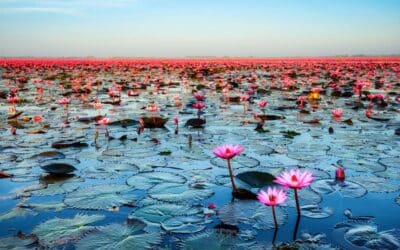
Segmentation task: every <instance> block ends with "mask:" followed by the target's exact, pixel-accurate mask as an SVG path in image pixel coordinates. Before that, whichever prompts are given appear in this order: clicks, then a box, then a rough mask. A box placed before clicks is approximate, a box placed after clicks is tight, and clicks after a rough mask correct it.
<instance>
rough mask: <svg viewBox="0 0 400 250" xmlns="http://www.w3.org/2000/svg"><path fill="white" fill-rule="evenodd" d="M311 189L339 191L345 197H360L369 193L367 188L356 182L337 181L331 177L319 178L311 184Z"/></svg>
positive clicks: (328, 192) (324, 191)
mask: <svg viewBox="0 0 400 250" xmlns="http://www.w3.org/2000/svg"><path fill="white" fill-rule="evenodd" d="M311 189H312V190H314V191H315V192H317V193H319V194H330V193H332V192H339V193H340V194H341V195H342V196H343V197H350V198H359V197H362V196H364V195H365V194H366V193H367V190H366V189H365V188H364V187H363V186H361V185H359V184H357V183H354V182H350V181H344V182H336V181H333V180H329V179H324V180H318V181H315V182H314V183H313V184H311Z"/></svg>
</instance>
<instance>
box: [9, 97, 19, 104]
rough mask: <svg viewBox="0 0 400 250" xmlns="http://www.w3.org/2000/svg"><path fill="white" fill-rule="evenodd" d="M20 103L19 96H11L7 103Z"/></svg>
mask: <svg viewBox="0 0 400 250" xmlns="http://www.w3.org/2000/svg"><path fill="white" fill-rule="evenodd" d="M18 101H19V98H18V96H9V97H7V102H9V103H12V104H15V103H17V102H18Z"/></svg>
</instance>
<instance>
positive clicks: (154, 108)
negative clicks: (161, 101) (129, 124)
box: [146, 104, 160, 113]
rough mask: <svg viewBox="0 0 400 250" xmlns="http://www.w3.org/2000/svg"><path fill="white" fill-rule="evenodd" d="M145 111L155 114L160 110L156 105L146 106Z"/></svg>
mask: <svg viewBox="0 0 400 250" xmlns="http://www.w3.org/2000/svg"><path fill="white" fill-rule="evenodd" d="M146 110H147V111H149V112H152V113H155V112H157V111H159V110H160V108H159V107H158V106H157V105H156V104H152V105H149V106H147V108H146Z"/></svg>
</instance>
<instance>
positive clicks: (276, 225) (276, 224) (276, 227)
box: [271, 206, 278, 229]
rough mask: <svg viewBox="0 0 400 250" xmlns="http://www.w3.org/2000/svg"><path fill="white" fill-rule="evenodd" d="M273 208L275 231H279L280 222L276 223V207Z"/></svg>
mask: <svg viewBox="0 0 400 250" xmlns="http://www.w3.org/2000/svg"><path fill="white" fill-rule="evenodd" d="M271 208H272V215H273V216H274V224H275V229H278V222H277V221H276V214H275V206H271Z"/></svg>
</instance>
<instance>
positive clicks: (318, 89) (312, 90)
mask: <svg viewBox="0 0 400 250" xmlns="http://www.w3.org/2000/svg"><path fill="white" fill-rule="evenodd" d="M321 91H322V88H320V87H315V88H311V92H314V93H320V92H321Z"/></svg>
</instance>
